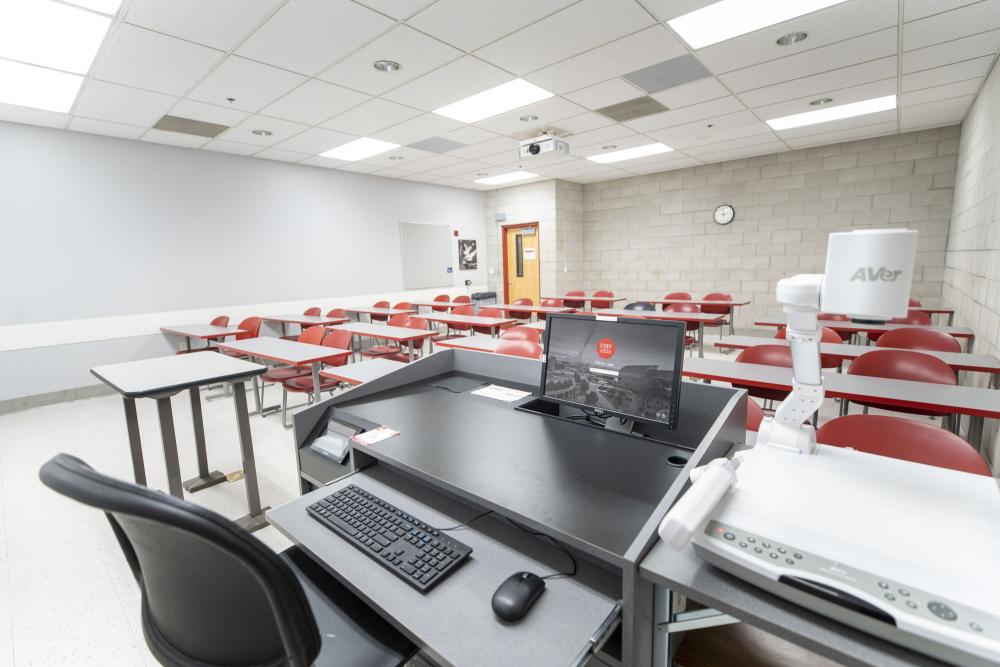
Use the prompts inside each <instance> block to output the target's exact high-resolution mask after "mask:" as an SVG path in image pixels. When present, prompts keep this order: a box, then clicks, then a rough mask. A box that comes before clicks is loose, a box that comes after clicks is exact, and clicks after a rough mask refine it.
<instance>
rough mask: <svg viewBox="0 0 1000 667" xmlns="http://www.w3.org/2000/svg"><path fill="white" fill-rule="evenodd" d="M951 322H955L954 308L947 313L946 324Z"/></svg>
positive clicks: (950, 324)
mask: <svg viewBox="0 0 1000 667" xmlns="http://www.w3.org/2000/svg"><path fill="white" fill-rule="evenodd" d="M953 324H955V311H954V310H953V311H951V312H950V313H948V326H952V325H953Z"/></svg>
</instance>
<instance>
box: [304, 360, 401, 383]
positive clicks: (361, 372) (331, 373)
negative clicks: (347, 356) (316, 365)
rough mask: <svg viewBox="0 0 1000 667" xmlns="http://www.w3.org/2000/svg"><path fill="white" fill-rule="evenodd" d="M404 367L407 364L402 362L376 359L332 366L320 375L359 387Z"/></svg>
mask: <svg viewBox="0 0 1000 667" xmlns="http://www.w3.org/2000/svg"><path fill="white" fill-rule="evenodd" d="M404 366H406V364H405V363H403V362H402V361H393V360H392V359H379V358H377V357H376V358H375V359H365V360H364V361H358V362H356V363H353V364H344V365H343V366H331V367H330V368H326V369H324V370H322V371H320V372H319V374H320V377H325V378H328V379H330V380H337V381H338V382H344V383H346V384H354V385H357V384H363V383H365V382H371V381H372V380H377V379H378V378H380V377H382V376H383V375H388V374H389V373H392V372H393V371H397V370H399V369H400V368H403V367H404Z"/></svg>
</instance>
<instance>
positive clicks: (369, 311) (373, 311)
mask: <svg viewBox="0 0 1000 667" xmlns="http://www.w3.org/2000/svg"><path fill="white" fill-rule="evenodd" d="M462 305H465V306H471V305H472V304H470V303H466V304H462ZM344 311H345V312H348V313H361V314H363V315H390V316H391V315H405V314H412V313H416V312H417V310H416V309H415V308H374V307H372V306H357V307H354V308H344Z"/></svg>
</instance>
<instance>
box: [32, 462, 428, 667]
mask: <svg viewBox="0 0 1000 667" xmlns="http://www.w3.org/2000/svg"><path fill="white" fill-rule="evenodd" d="M39 477H40V478H41V480H42V483H43V484H45V485H46V486H48V487H49V488H50V489H52V490H54V491H56V492H58V493H60V494H62V495H64V496H66V497H68V498H72V499H73V500H76V501H78V502H81V503H83V504H85V505H90V506H91V507H94V508H96V509H99V510H103V511H104V513H105V515H106V516H107V518H108V522H109V523H110V524H111V530H112V531H113V532H114V534H115V537H116V538H117V539H118V545H119V546H120V547H121V549H122V553H123V554H124V555H125V560H126V562H127V563H128V565H129V568H130V569H131V570H132V574H133V576H134V577H135V580H136V583H138V584H139V590H140V592H141V593H142V629H143V634H144V636H145V637H146V644H147V645H148V646H149V650H150V651H151V652H152V653H153V655H154V656H155V657H156V659H157V660H159V661H160V662H161V663H163V664H164V665H171V666H175V667H210V666H213V665H220V666H221V665H259V666H263V665H268V666H271V665H274V666H275V667H277V666H278V665H282V666H285V665H287V666H289V667H307V666H308V665H314V664H315V665H370V666H371V667H376V666H378V667H381V666H383V665H386V666H387V665H401V664H403V663H404V662H405V661H406V660H407V659H409V658H410V657H411V656H412V655H413V654H414V653H416V647H415V646H414V645H413V644H412V643H411V642H410V641H409V640H407V639H406V638H405V637H404V636H402V635H401V634H400V633H399V632H397V631H396V630H395V629H393V628H392V626H390V625H389V624H388V623H387V622H386V621H385V620H384V619H382V618H381V617H380V616H378V614H376V613H375V612H374V611H373V610H372V609H371V608H369V607H368V606H367V605H366V604H365V603H364V602H362V601H361V600H360V599H359V598H357V597H356V596H355V595H353V594H352V593H351V592H350V591H349V590H348V589H347V588H345V587H344V586H342V585H341V584H340V583H339V582H337V581H336V580H335V579H334V578H333V577H331V576H330V575H329V574H328V573H326V571H325V570H323V568H322V567H320V566H319V565H318V564H317V563H315V562H314V561H312V559H310V558H309V557H308V556H306V555H305V554H304V553H302V552H301V551H299V550H298V549H297V548H295V547H293V548H291V549H288V550H286V551H284V552H282V553H281V554H276V553H274V552H273V551H271V549H269V548H268V547H267V546H265V545H264V544H263V543H262V542H260V541H259V540H257V539H256V538H255V537H253V536H252V535H250V533H248V532H247V531H245V530H243V529H242V528H240V527H239V526H237V525H236V524H234V523H232V522H231V521H229V520H228V519H226V518H224V517H222V516H219V515H218V514H215V513H214V512H211V511H209V510H207V509H205V508H203V507H199V506H197V505H193V504H191V503H188V502H186V501H183V500H180V499H178V498H174V497H172V496H169V495H167V494H164V493H160V492H157V491H153V490H151V489H148V488H146V487H143V486H136V485H134V484H129V483H127V482H123V481H120V480H117V479H113V478H111V477H108V476H106V475H102V474H100V473H98V472H97V471H95V470H94V469H93V468H91V467H90V466H88V465H87V464H86V463H84V462H83V461H81V460H80V459H78V458H76V457H73V456H70V455H68V454H59V455H57V456H56V457H55V458H53V459H51V460H50V461H49V462H48V463H46V464H45V465H43V466H42V469H41V471H40V472H39Z"/></svg>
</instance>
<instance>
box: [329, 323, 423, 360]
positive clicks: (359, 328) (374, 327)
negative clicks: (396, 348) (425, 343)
mask: <svg viewBox="0 0 1000 667" xmlns="http://www.w3.org/2000/svg"><path fill="white" fill-rule="evenodd" d="M329 328H330V329H332V330H334V331H349V332H350V333H351V335H352V336H355V337H357V338H366V337H367V338H378V339H382V340H393V341H396V342H397V343H406V346H407V351H408V355H407V356H408V357H409V360H410V361H413V357H414V352H415V350H414V345H415V344H416V342H417V341H418V340H423V339H425V338H426V339H432V338H433V337H434V336H437V335H438V333H437V332H436V331H428V330H426V329H411V328H409V327H391V326H388V325H386V324H365V323H364V322H351V323H349V324H338V325H337V326H333V327H329ZM430 346H431V348H430V351H431V352H433V351H434V342H433V341H432V340H431V341H430Z"/></svg>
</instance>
